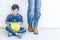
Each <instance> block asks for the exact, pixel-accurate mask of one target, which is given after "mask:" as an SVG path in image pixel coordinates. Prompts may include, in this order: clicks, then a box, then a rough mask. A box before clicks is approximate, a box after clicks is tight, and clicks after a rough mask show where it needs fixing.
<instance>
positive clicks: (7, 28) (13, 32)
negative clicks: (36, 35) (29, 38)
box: [6, 26, 16, 35]
mask: <svg viewBox="0 0 60 40" xmlns="http://www.w3.org/2000/svg"><path fill="white" fill-rule="evenodd" d="M6 30H7V31H8V32H9V33H12V35H16V32H15V31H13V30H12V29H11V28H10V26H7V27H6Z"/></svg>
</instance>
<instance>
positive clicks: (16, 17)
mask: <svg viewBox="0 0 60 40" xmlns="http://www.w3.org/2000/svg"><path fill="white" fill-rule="evenodd" d="M11 9H12V10H11V11H12V14H9V15H8V16H7V18H6V24H7V25H8V26H7V27H6V30H7V31H8V32H9V33H8V37H10V36H18V37H19V38H20V36H21V35H20V33H24V32H26V29H25V28H22V27H19V28H20V30H19V31H17V32H16V31H14V30H13V29H12V28H11V24H12V23H14V22H15V23H20V24H22V23H23V17H22V15H20V14H19V13H18V11H19V6H18V5H17V4H14V5H13V6H12V8H11ZM22 30H23V31H22Z"/></svg>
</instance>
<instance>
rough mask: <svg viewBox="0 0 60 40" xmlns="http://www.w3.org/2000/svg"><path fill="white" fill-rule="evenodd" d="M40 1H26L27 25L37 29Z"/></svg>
mask: <svg viewBox="0 0 60 40" xmlns="http://www.w3.org/2000/svg"><path fill="white" fill-rule="evenodd" d="M40 9H41V0H28V13H27V19H28V25H29V26H32V24H33V27H34V28H37V27H38V21H39V18H40V16H41V10H40Z"/></svg>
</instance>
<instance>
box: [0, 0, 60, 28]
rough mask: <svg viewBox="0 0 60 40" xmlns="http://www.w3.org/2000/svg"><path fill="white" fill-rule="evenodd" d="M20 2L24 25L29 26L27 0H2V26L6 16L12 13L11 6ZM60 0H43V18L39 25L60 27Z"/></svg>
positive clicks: (0, 21) (0, 8)
mask: <svg viewBox="0 0 60 40" xmlns="http://www.w3.org/2000/svg"><path fill="white" fill-rule="evenodd" d="M13 4H18V5H19V6H20V11H19V12H20V13H21V14H22V15H23V18H24V23H23V26H27V7H28V1H27V0H18V1H17V0H0V26H4V25H5V24H4V22H5V19H6V16H7V15H8V14H9V13H10V10H11V6H12V5H13ZM59 26H60V0H42V7H41V18H40V20H39V27H41V28H60V27H59Z"/></svg>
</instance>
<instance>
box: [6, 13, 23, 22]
mask: <svg viewBox="0 0 60 40" xmlns="http://www.w3.org/2000/svg"><path fill="white" fill-rule="evenodd" d="M6 22H23V17H22V15H20V14H19V13H18V14H17V15H16V16H14V15H13V14H9V15H8V16H7V18H6Z"/></svg>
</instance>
